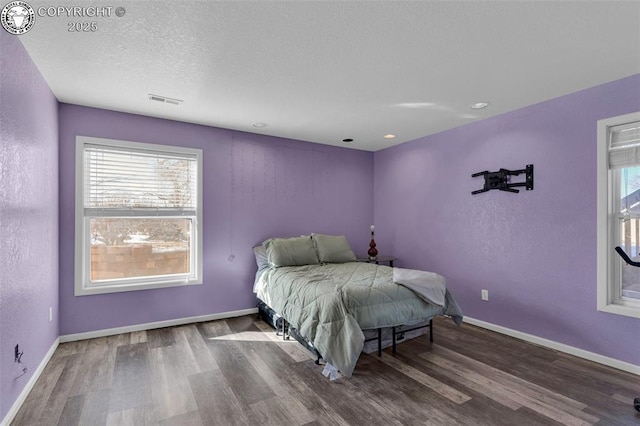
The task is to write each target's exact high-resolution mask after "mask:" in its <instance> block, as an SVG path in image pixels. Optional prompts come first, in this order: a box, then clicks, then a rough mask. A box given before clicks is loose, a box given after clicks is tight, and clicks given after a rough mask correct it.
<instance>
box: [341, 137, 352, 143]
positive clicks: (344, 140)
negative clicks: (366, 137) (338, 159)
mask: <svg viewBox="0 0 640 426" xmlns="http://www.w3.org/2000/svg"><path fill="white" fill-rule="evenodd" d="M342 142H353V139H351V138H346V139H342Z"/></svg>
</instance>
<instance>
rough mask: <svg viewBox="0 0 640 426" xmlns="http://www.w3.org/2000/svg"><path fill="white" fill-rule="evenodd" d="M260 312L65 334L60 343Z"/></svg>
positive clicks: (253, 310) (233, 313) (181, 319)
mask: <svg viewBox="0 0 640 426" xmlns="http://www.w3.org/2000/svg"><path fill="white" fill-rule="evenodd" d="M257 312H258V308H250V309H242V310H239V311H229V312H221V313H219V314H211V315H200V316H197V317H188V318H178V319H173V320H166V321H157V322H148V323H146V324H136V325H128V326H125V327H116V328H107V329H104V330H96V331H87V332H85V333H75V334H65V335H63V336H60V343H66V342H75V341H76V340H85V339H93V338H96V337H104V336H113V335H116V334H122V333H132V332H134V331H143V330H153V329H154V328H164V327H173V326H176V325H184V324H193V323H196V322H205V321H213V320H219V319H226V318H234V317H241V316H243V315H251V314H255V313H257Z"/></svg>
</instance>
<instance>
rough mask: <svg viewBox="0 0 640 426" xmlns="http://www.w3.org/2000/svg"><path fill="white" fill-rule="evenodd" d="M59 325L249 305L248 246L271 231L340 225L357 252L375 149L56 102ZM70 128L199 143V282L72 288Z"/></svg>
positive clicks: (251, 267)
mask: <svg viewBox="0 0 640 426" xmlns="http://www.w3.org/2000/svg"><path fill="white" fill-rule="evenodd" d="M59 116H60V312H61V316H60V334H61V335H65V334H72V333H79V332H85V331H91V330H101V329H106V328H111V327H120V326H127V325H133V324H143V323H149V322H155V321H162V320H169V319H175V318H185V317H191V316H198V315H207V314H214V313H222V312H228V311H234V310H240V309H248V308H253V307H255V298H254V295H253V293H252V291H251V289H252V286H253V277H254V273H255V270H256V267H255V261H254V258H253V254H252V251H251V247H252V246H253V245H255V244H257V243H261V242H262V241H263V240H264V239H266V238H268V237H270V236H297V235H300V234H304V233H311V232H320V233H335V234H345V235H346V236H347V238H348V239H349V241H350V243H351V244H352V246H353V248H354V249H355V250H356V251H357V252H359V253H364V252H365V250H366V247H367V243H368V240H367V236H368V229H369V225H370V224H371V221H372V220H373V186H372V181H371V176H372V174H373V154H372V153H369V152H362V151H356V150H350V149H342V148H336V147H330V146H323V145H318V144H310V143H305V142H300V141H291V140H284V139H280V138H273V137H267V136H261V135H253V134H248V133H240V132H234V131H230V130H223V129H216V128H212V127H206V126H199V125H194V124H187V123H180V122H174V121H168V120H161V119H155V118H149V117H142V116H137V115H131V114H123V113H117V112H110V111H104V110H99V109H93V108H86V107H80V106H74V105H66V104H61V105H60V108H59ZM76 135H84V136H93V137H101V138H110V139H120V140H130V141H136V142H150V143H157V144H171V145H177V146H185V147H194V148H202V149H203V150H204V284H203V285H199V286H191V287H186V288H168V289H158V290H146V291H135V292H127V293H120V294H105V295H92V296H82V297H75V296H74V294H73V292H74V285H73V268H74V259H73V247H74V205H75V204H74V203H75V182H74V173H75V171H74V161H75V137H76Z"/></svg>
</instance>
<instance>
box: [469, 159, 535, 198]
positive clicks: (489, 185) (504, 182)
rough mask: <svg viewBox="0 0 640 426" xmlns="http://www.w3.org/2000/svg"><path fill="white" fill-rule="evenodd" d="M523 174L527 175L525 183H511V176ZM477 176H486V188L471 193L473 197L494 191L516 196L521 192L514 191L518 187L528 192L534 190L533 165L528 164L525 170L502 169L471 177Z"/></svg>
mask: <svg viewBox="0 0 640 426" xmlns="http://www.w3.org/2000/svg"><path fill="white" fill-rule="evenodd" d="M522 173H524V174H525V179H524V182H515V183H511V182H510V177H511V176H518V175H520V174H522ZM477 176H484V187H483V188H482V189H478V190H477V191H473V192H471V195H476V194H481V193H483V192H487V191H490V190H492V189H499V190H500V191H506V192H513V193H516V194H517V193H518V192H520V191H519V190H517V189H514V188H517V187H525V188H526V190H527V191H531V190H532V189H533V164H527V166H526V167H525V168H524V169H520V170H507V169H500V170H498V171H497V172H489V171H484V172H478V173H474V174H472V175H471V177H477Z"/></svg>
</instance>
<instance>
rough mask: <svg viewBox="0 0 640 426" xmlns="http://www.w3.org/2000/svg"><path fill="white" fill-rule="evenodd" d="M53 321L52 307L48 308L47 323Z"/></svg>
mask: <svg viewBox="0 0 640 426" xmlns="http://www.w3.org/2000/svg"><path fill="white" fill-rule="evenodd" d="M51 321H53V306H49V322H51Z"/></svg>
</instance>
